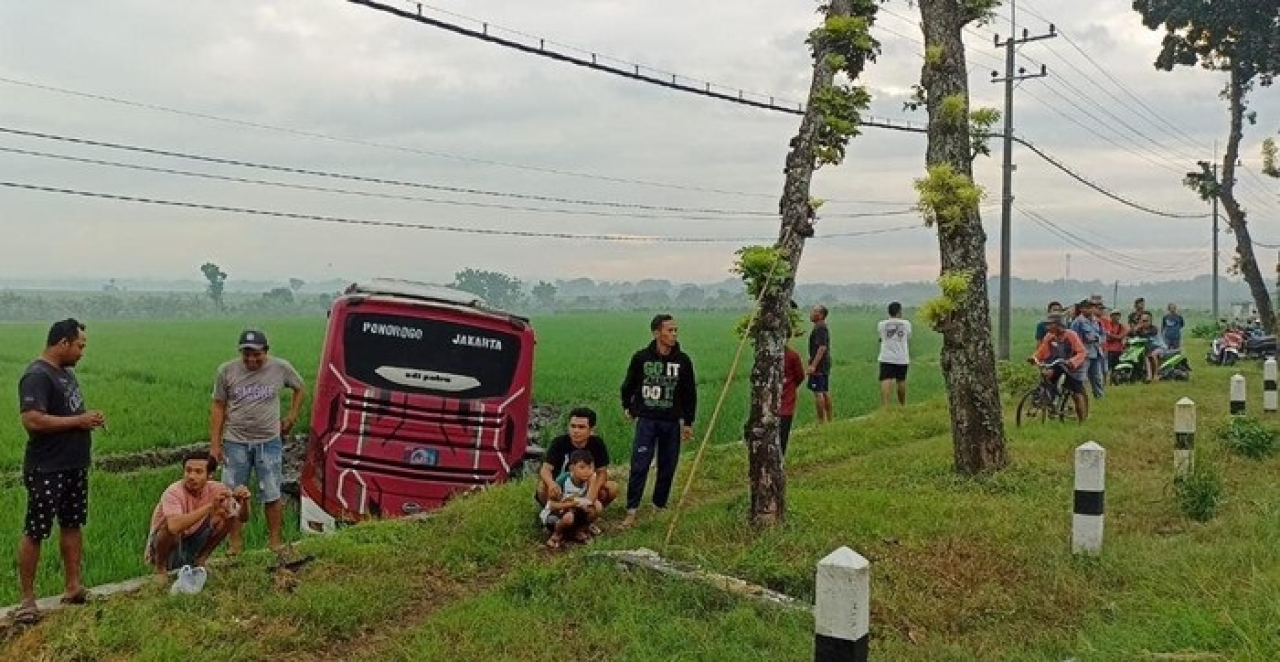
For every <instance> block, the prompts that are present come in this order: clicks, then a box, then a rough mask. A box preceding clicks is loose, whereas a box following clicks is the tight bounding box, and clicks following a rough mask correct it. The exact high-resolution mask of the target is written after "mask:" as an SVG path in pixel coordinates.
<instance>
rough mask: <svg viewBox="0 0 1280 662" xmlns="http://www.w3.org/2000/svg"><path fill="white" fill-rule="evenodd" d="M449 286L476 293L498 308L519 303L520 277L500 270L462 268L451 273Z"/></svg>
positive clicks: (510, 306)
mask: <svg viewBox="0 0 1280 662" xmlns="http://www.w3.org/2000/svg"><path fill="white" fill-rule="evenodd" d="M450 287H453V288H454V289H458V290H462V291H464V292H470V293H472V294H475V295H478V296H479V297H480V298H482V299H484V300H485V301H486V302H488V303H489V305H492V306H496V307H498V308H508V309H509V308H515V307H516V306H518V305H519V304H520V279H518V278H516V277H514V276H509V275H507V274H504V273H502V272H500V271H484V270H481V269H463V270H462V271H459V272H458V273H456V274H454V275H453V283H452V284H451V285H450Z"/></svg>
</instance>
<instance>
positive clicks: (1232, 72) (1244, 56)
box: [1133, 0, 1280, 331]
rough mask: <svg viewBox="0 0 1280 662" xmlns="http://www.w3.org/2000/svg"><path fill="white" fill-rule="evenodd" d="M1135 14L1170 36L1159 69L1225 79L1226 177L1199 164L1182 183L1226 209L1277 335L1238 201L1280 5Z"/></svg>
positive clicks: (1195, 0)
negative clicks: (1245, 144)
mask: <svg viewBox="0 0 1280 662" xmlns="http://www.w3.org/2000/svg"><path fill="white" fill-rule="evenodd" d="M1133 8H1134V10H1135V11H1137V12H1138V13H1139V14H1141V15H1142V23H1143V25H1145V26H1147V27H1148V28H1150V29H1152V30H1161V29H1163V30H1164V31H1165V34H1164V41H1163V43H1162V45H1161V48H1160V53H1159V55H1157V56H1156V60H1155V66H1156V68H1157V69H1161V70H1164V71H1172V70H1173V68H1174V67H1175V66H1187V67H1192V66H1197V65H1198V66H1200V67H1202V68H1204V69H1209V70H1211V71H1221V72H1225V73H1226V75H1227V76H1226V77H1227V82H1226V85H1225V86H1224V87H1223V90H1222V98H1223V99H1225V100H1226V102H1227V107H1228V111H1229V112H1228V117H1229V120H1228V121H1229V127H1230V129H1229V133H1228V134H1227V148H1226V151H1225V152H1224V153H1223V155H1222V164H1221V165H1222V170H1221V173H1222V177H1221V178H1220V179H1219V178H1216V177H1214V173H1213V169H1212V166H1211V165H1210V164H1208V163H1201V164H1200V166H1201V170H1200V172H1198V173H1195V174H1194V175H1190V176H1188V177H1187V179H1186V182H1185V183H1186V184H1187V185H1188V186H1189V187H1191V188H1192V189H1194V190H1195V191H1197V192H1198V193H1199V194H1200V195H1201V196H1202V197H1204V198H1205V199H1209V198H1215V197H1216V198H1217V199H1218V201H1219V202H1221V203H1222V208H1223V210H1225V211H1226V214H1227V225H1228V227H1229V228H1230V230H1231V232H1232V234H1234V235H1235V237H1236V258H1237V259H1236V264H1238V265H1239V270H1240V274H1241V275H1242V276H1243V277H1244V280H1245V282H1246V283H1247V284H1248V285H1249V291H1250V294H1252V296H1253V300H1254V304H1255V305H1256V306H1257V307H1258V316H1259V317H1260V318H1261V319H1262V323H1263V325H1265V326H1266V327H1267V329H1269V330H1272V331H1274V330H1275V323H1276V320H1275V310H1274V309H1273V308H1272V305H1271V296H1270V294H1268V292H1267V284H1266V281H1264V280H1263V278H1262V271H1261V269H1259V268H1258V261H1257V259H1256V258H1255V257H1254V254H1253V240H1252V238H1251V237H1250V234H1249V225H1248V215H1247V213H1246V211H1245V209H1244V207H1242V206H1241V205H1240V202H1239V201H1238V200H1237V199H1236V196H1235V183H1236V162H1237V160H1238V159H1239V157H1240V141H1241V139H1242V138H1243V137H1244V123H1245V121H1246V120H1247V121H1248V122H1249V123H1250V124H1253V123H1254V122H1255V121H1256V119H1257V118H1256V117H1255V114H1254V113H1253V112H1250V111H1249V110H1248V108H1249V105H1248V96H1249V93H1250V92H1252V91H1253V89H1254V86H1256V85H1261V86H1263V87H1265V86H1268V85H1270V84H1271V82H1272V80H1273V79H1274V78H1275V76H1276V74H1277V73H1278V72H1280V0H1213V2H1206V1H1205V0H1133Z"/></svg>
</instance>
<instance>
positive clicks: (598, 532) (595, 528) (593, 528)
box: [587, 524, 604, 536]
mask: <svg viewBox="0 0 1280 662" xmlns="http://www.w3.org/2000/svg"><path fill="white" fill-rule="evenodd" d="M587 532H588V533H590V534H591V535H592V536H598V535H602V534H603V533H604V529H601V528H600V527H598V526H596V525H595V524H592V525H591V526H588V527H587Z"/></svg>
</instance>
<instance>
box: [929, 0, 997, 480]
mask: <svg viewBox="0 0 1280 662" xmlns="http://www.w3.org/2000/svg"><path fill="white" fill-rule="evenodd" d="M916 4H917V5H919V7H920V24H921V29H922V30H923V32H924V43H925V53H926V57H925V62H924V66H923V67H922V68H921V76H920V87H919V90H918V91H919V97H920V100H921V102H922V103H923V105H924V107H925V108H926V109H927V110H928V113H929V128H928V146H927V147H926V151H925V166H926V176H925V177H923V178H921V179H919V180H917V181H916V190H917V191H918V192H919V194H920V202H919V208H920V210H921V211H922V212H923V214H924V217H925V223H926V224H927V225H930V226H932V227H933V228H934V229H935V230H936V231H937V233H938V251H939V253H940V254H941V257H942V273H941V274H940V276H939V279H938V283H939V286H940V287H941V289H942V296H940V297H939V298H937V299H934V300H933V301H930V302H929V303H927V304H926V305H925V306H924V307H923V309H922V315H923V317H924V318H925V320H926V321H927V322H928V323H929V325H930V326H932V327H933V328H934V329H935V330H937V331H939V332H941V333H942V357H941V364H942V373H943V376H944V379H945V381H946V386H947V399H948V402H949V404H950V407H949V409H950V412H951V438H952V448H953V455H954V459H953V463H954V466H955V469H956V471H957V472H959V473H963V474H976V473H981V472H985V471H991V470H995V469H1000V468H1002V467H1004V466H1005V465H1006V463H1007V458H1006V455H1005V435H1004V419H1003V418H1002V416H1001V408H1000V390H999V383H998V379H997V374H996V363H995V352H994V350H993V349H992V345H991V310H990V304H989V301H988V296H987V258H986V243H987V235H986V233H985V232H984V231H983V229H982V217H981V215H980V213H979V204H980V202H981V200H982V197H983V191H982V189H981V188H979V187H978V185H977V184H976V183H974V181H973V159H974V158H975V157H976V156H977V155H980V154H983V153H984V152H985V147H984V146H983V145H981V144H977V145H975V143H974V139H973V138H974V134H975V129H974V125H975V124H977V125H979V127H980V126H981V125H983V124H986V125H987V126H989V125H990V124H991V123H994V122H995V118H996V115H995V114H994V113H993V112H992V111H981V110H980V111H971V110H970V109H969V72H968V67H967V65H966V63H965V52H964V39H963V32H964V29H965V27H966V26H967V25H969V24H970V23H974V22H977V21H982V20H985V19H986V18H987V17H988V16H989V15H990V13H991V11H992V10H993V9H994V8H995V7H996V6H997V5H998V4H999V3H998V2H997V1H996V0H918V1H917V2H916Z"/></svg>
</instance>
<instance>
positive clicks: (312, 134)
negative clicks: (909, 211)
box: [0, 76, 845, 202]
mask: <svg viewBox="0 0 1280 662" xmlns="http://www.w3.org/2000/svg"><path fill="white" fill-rule="evenodd" d="M0 83H6V84H9V85H17V86H20V87H27V88H31V89H36V90H42V91H45V92H53V93H57V94H64V95H68V96H75V97H80V98H83V99H92V100H94V101H102V102H106V103H112V104H117V105H121V106H128V107H132V108H139V109H144V110H152V111H157V112H162V113H168V114H171V115H181V116H185V117H194V118H197V119H202V120H207V121H210V122H219V123H223V124H231V125H235V126H244V127H249V128H253V129H260V130H263V131H272V132H276V133H284V134H289V135H293V136H297V137H301V138H310V139H316V140H327V141H330V142H336V143H343V144H348V145H359V146H361V147H373V148H376V149H385V150H393V151H397V152H404V153H409V154H417V155H420V156H431V157H435V158H441V159H449V160H453V161H461V162H464V163H475V164H479V165H487V166H495V167H501V168H512V169H515V170H525V171H528V172H538V173H542V174H548V175H558V176H563V177H574V178H578V179H591V180H597V181H603V182H609V183H612V184H630V185H635V186H646V187H651V188H662V189H672V190H680V191H691V192H695V193H711V194H716V195H727V196H738V197H746V198H776V197H777V195H776V194H772V193H758V192H750V191H732V190H728V189H720V188H714V187H705V186H694V185H686V184H675V183H672V182H659V181H653V180H644V179H632V178H628V177H613V176H609V175H599V174H594V173H587V172H575V171H572V170H562V169H559V168H550V167H546V166H537V165H529V164H524V163H511V162H507V161H496V160H492V159H482V158H477V157H472V156H462V155H459V154H450V153H448V152H439V151H433V150H429V149H421V148H418V147H407V146H404V145H393V144H391V143H383V142H377V141H374V140H363V139H360V138H349V137H344V136H335V135H331V134H326V133H319V132H316V131H304V130H301V129H293V128H289V127H283V126H276V125H273V124H263V123H260V122H251V121H248V120H239V119H233V118H229V117H219V116H217V115H210V114H207V113H201V112H196V111H190V110H182V109H179V108H173V107H169V106H162V105H159V104H153V103H145V102H139V101H131V100H128V99H122V98H119V97H113V96H108V95H105V94H95V93H92V92H81V91H78V90H71V89H67V88H61V87H54V86H52V85H42V84H39V83H32V82H29V81H24V80H18V79H15V78H8V77H4V76H0ZM831 202H837V201H835V200H832V201H831ZM839 202H845V201H839Z"/></svg>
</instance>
